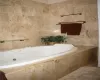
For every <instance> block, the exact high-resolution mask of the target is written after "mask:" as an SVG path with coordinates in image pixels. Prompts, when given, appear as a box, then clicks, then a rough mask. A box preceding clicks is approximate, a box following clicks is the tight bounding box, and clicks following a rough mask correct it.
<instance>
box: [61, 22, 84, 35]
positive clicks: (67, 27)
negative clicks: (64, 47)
mask: <svg viewBox="0 0 100 80" xmlns="http://www.w3.org/2000/svg"><path fill="white" fill-rule="evenodd" d="M81 29H82V24H81V23H63V24H61V33H67V34H68V35H80V32H81Z"/></svg>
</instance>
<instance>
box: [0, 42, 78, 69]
mask: <svg viewBox="0 0 100 80" xmlns="http://www.w3.org/2000/svg"><path fill="white" fill-rule="evenodd" d="M75 50H77V48H76V47H74V46H73V45H72V44H55V45H51V46H37V47H27V48H22V49H15V50H9V51H4V52H0V69H4V68H11V67H17V66H23V65H27V64H31V63H36V62H39V61H42V60H47V59H50V58H54V57H58V56H61V55H64V54H68V53H70V52H73V51H75ZM65 52H66V53H65Z"/></svg>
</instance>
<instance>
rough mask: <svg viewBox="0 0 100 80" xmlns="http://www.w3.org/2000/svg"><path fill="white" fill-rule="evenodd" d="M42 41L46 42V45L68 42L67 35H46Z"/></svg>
mask: <svg viewBox="0 0 100 80" xmlns="http://www.w3.org/2000/svg"><path fill="white" fill-rule="evenodd" d="M41 41H42V43H45V44H46V45H50V44H55V43H64V42H66V37H65V36H61V35H58V36H46V37H42V38H41Z"/></svg>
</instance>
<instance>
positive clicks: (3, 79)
mask: <svg viewBox="0 0 100 80" xmlns="http://www.w3.org/2000/svg"><path fill="white" fill-rule="evenodd" d="M0 80H7V78H6V76H5V73H4V72H2V71H0Z"/></svg>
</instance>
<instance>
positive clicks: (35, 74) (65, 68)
mask: <svg viewBox="0 0 100 80" xmlns="http://www.w3.org/2000/svg"><path fill="white" fill-rule="evenodd" d="M96 60H97V48H96V47H86V46H84V47H82V46H80V47H78V50H77V51H75V52H72V53H70V54H65V55H62V56H59V57H55V58H51V59H48V60H45V61H40V62H37V63H33V64H31V65H25V66H21V67H14V68H8V69H1V70H2V71H4V72H5V73H6V76H7V78H8V80H58V79H59V78H61V77H63V76H65V75H66V74H68V73H70V72H72V71H74V70H76V69H78V68H79V67H82V66H85V65H87V64H89V63H91V62H94V61H96Z"/></svg>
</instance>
